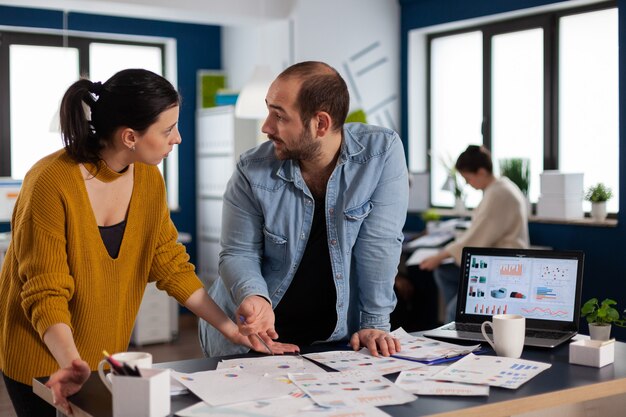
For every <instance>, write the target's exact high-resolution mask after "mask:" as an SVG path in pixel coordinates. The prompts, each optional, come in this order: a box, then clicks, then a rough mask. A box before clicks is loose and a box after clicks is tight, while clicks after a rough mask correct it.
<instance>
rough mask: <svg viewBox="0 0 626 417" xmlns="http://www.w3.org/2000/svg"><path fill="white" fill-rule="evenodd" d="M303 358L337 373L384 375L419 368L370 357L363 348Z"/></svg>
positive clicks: (309, 354)
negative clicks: (365, 372) (359, 372)
mask: <svg viewBox="0 0 626 417" xmlns="http://www.w3.org/2000/svg"><path fill="white" fill-rule="evenodd" d="M304 356H306V357H307V358H310V359H313V360H314V361H316V362H319V363H321V364H323V365H326V366H328V367H330V368H333V369H335V370H337V371H339V372H347V371H356V370H366V371H370V372H376V373H378V374H381V375H385V374H392V373H395V372H400V371H404V370H407V369H413V368H415V367H418V366H420V365H419V364H415V363H411V362H407V361H405V360H402V359H396V358H393V357H389V356H387V357H384V356H378V357H376V356H372V355H371V354H370V353H369V350H367V349H366V348H363V349H361V350H360V351H358V352H355V351H353V350H336V351H330V352H320V353H307V354H305V355H304Z"/></svg>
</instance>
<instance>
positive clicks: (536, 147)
mask: <svg viewBox="0 0 626 417" xmlns="http://www.w3.org/2000/svg"><path fill="white" fill-rule="evenodd" d="M422 32H425V31H422ZM420 41H421V42H422V43H423V42H424V41H425V42H426V44H427V46H426V49H425V50H424V48H422V47H421V46H417V44H418V43H419V42H420ZM410 50H411V52H410V54H412V55H410V56H409V73H410V74H411V75H410V76H409V78H410V79H411V78H414V79H413V80H412V81H411V80H410V83H409V91H410V92H409V106H410V114H415V111H414V110H411V109H420V108H423V109H424V113H425V117H424V118H423V119H421V120H419V118H418V120H411V121H410V122H409V128H410V142H409V165H410V167H411V169H412V170H414V171H420V170H428V171H429V172H430V174H431V176H430V177H431V184H430V188H431V204H432V205H433V206H438V207H451V206H452V205H453V203H454V201H453V196H452V193H450V192H448V191H444V190H442V185H443V184H444V183H445V179H446V175H447V173H446V171H445V168H444V164H443V163H442V161H446V162H448V163H450V161H452V163H453V162H454V161H455V160H456V157H457V156H458V155H459V153H460V152H462V151H463V150H464V149H465V147H466V146H467V145H469V144H476V143H482V144H484V145H485V146H487V147H488V148H489V149H490V150H491V152H492V156H493V160H494V170H495V172H496V174H498V161H499V160H500V159H503V158H514V157H520V158H527V159H529V160H530V170H531V181H530V190H529V198H530V200H531V201H532V202H536V201H537V198H538V196H539V192H540V190H539V174H540V173H541V172H542V171H544V170H553V169H559V170H561V171H563V172H584V181H585V187H588V186H590V185H592V184H595V183H597V182H604V183H605V184H607V185H608V186H609V187H611V188H612V190H613V191H614V193H615V194H617V193H618V146H619V135H618V121H619V118H618V19H617V8H616V3H615V2H605V3H601V4H595V5H591V6H585V7H580V8H576V9H569V10H560V11H558V12H549V13H542V14H538V15H532V16H525V17H520V18H516V19H511V20H507V21H498V22H490V23H485V24H482V25H478V26H472V27H466V28H462V29H458V28H456V29H454V30H447V31H445V32H438V33H432V30H431V33H426V32H425V33H423V36H422V37H420V36H417V34H411V38H410ZM420 57H421V58H422V59H421V62H420ZM424 62H427V71H426V73H425V75H422V74H421V72H423V71H421V70H420V69H419V66H420V65H421V66H422V67H423V65H424ZM420 77H423V79H424V81H423V83H424V86H423V89H421V90H420V88H418V87H419V86H420V81H419V79H420ZM415 86H418V87H415ZM424 92H425V93H426V94H424ZM416 94H424V95H425V96H426V99H425V101H424V102H423V103H422V102H421V101H420V99H418V98H416V97H414V96H413V95H416ZM420 122H421V123H423V124H425V125H426V129H422V130H420V128H419V127H417V126H416V125H417V124H419V123H420ZM419 150H422V153H424V150H428V153H427V154H428V159H425V160H424V159H423V158H421V157H420V156H419V155H418V154H419V153H420V151H419ZM468 188H471V187H468V186H466V191H470V192H468V193H467V194H468V197H467V200H466V203H467V205H468V206H469V207H474V206H475V205H476V204H477V203H478V202H479V201H480V194H479V193H477V192H471V191H473V190H468ZM618 201H619V198H618V197H617V196H615V198H613V199H611V200H610V201H609V205H608V208H609V211H611V212H617V210H618ZM585 204H588V203H585ZM585 208H586V209H587V210H588V209H589V206H585Z"/></svg>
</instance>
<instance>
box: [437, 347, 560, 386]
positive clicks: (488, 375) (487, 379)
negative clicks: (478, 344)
mask: <svg viewBox="0 0 626 417" xmlns="http://www.w3.org/2000/svg"><path fill="white" fill-rule="evenodd" d="M551 366H552V365H550V364H549V363H543V362H535V361H528V360H524V359H513V358H505V357H500V356H482V355H481V356H476V355H473V354H471V353H470V354H469V355H467V356H466V357H464V358H463V359H461V360H459V361H458V362H456V363H453V364H452V365H450V366H448V367H447V368H446V369H444V370H443V371H441V372H439V373H437V374H436V375H434V377H433V378H435V379H440V380H445V381H454V382H464V383H467V384H487V385H491V386H492V387H502V388H510V389H516V388H519V387H520V386H521V385H522V384H524V383H525V382H527V381H530V380H531V379H532V378H534V377H535V376H537V375H539V374H540V373H541V372H543V371H545V370H546V369H548V368H550V367H551Z"/></svg>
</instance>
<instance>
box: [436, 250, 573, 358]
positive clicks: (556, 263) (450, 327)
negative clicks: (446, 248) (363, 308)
mask: <svg viewBox="0 0 626 417" xmlns="http://www.w3.org/2000/svg"><path fill="white" fill-rule="evenodd" d="M583 262H584V254H583V252H581V251H553V250H532V249H495V248H471V247H467V248H464V249H463V258H462V264H461V277H460V282H459V292H458V299H457V305H456V317H455V321H453V322H452V323H448V324H445V325H443V326H441V327H439V328H436V329H433V330H429V331H426V332H424V336H427V337H432V338H443V339H453V340H467V341H473V342H484V341H485V339H484V337H483V335H482V334H481V332H480V325H481V323H482V322H483V321H485V320H490V319H491V316H492V315H494V314H507V313H508V314H521V315H523V316H525V317H526V340H525V343H524V344H525V345H526V346H538V347H555V346H558V345H560V344H561V343H563V342H565V341H567V340H569V339H570V338H572V337H573V336H574V335H576V333H578V324H579V319H580V298H581V291H582V284H583Z"/></svg>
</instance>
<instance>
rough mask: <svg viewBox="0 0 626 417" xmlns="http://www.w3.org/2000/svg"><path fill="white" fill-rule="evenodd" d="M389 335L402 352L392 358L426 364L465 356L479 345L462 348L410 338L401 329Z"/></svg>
mask: <svg viewBox="0 0 626 417" xmlns="http://www.w3.org/2000/svg"><path fill="white" fill-rule="evenodd" d="M390 334H391V335H392V336H393V337H395V338H397V339H398V340H399V341H400V344H401V346H402V350H401V351H400V352H397V353H395V354H394V355H393V357H396V358H401V359H407V360H413V361H421V362H427V361H434V360H437V359H443V358H451V357H455V356H460V355H466V354H468V353H470V352H473V351H474V350H476V349H478V348H479V347H480V344H478V345H472V346H463V345H457V344H454V343H448V342H442V341H440V340H435V339H429V338H427V337H417V336H412V335H410V334H408V333H407V332H406V331H405V330H404V329H403V328H402V327H399V328H397V329H396V330H394V331H393V332H391V333H390Z"/></svg>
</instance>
